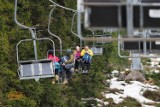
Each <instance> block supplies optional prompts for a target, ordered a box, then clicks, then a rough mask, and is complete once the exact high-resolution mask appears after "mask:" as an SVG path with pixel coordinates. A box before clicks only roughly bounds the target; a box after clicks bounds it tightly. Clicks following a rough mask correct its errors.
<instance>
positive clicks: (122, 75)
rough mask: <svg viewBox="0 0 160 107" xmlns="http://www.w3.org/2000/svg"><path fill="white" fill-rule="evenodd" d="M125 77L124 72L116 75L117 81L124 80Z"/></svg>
mask: <svg viewBox="0 0 160 107" xmlns="http://www.w3.org/2000/svg"><path fill="white" fill-rule="evenodd" d="M125 78H126V74H125V73H124V74H120V76H119V77H118V79H117V80H118V81H124V80H125Z"/></svg>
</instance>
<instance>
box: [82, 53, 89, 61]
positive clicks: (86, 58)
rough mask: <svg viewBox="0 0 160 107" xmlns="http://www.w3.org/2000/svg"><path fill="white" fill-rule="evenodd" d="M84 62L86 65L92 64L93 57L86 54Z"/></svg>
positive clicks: (83, 58)
mask: <svg viewBox="0 0 160 107" xmlns="http://www.w3.org/2000/svg"><path fill="white" fill-rule="evenodd" d="M82 61H84V62H86V63H90V61H91V56H90V55H89V54H87V53H86V54H84V56H83V57H82Z"/></svg>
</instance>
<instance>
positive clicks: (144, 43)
mask: <svg viewBox="0 0 160 107" xmlns="http://www.w3.org/2000/svg"><path fill="white" fill-rule="evenodd" d="M143 38H147V31H144V32H143ZM143 53H144V54H145V55H146V53H147V42H146V41H143Z"/></svg>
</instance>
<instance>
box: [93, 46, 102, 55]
mask: <svg viewBox="0 0 160 107" xmlns="http://www.w3.org/2000/svg"><path fill="white" fill-rule="evenodd" d="M91 50H92V51H93V54H94V55H102V54H103V48H102V47H92V48H91Z"/></svg>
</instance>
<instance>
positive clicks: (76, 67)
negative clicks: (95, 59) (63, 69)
mask: <svg viewBox="0 0 160 107" xmlns="http://www.w3.org/2000/svg"><path fill="white" fill-rule="evenodd" d="M78 63H79V62H78V61H77V60H75V70H77V69H78Z"/></svg>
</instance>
